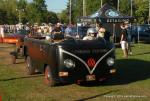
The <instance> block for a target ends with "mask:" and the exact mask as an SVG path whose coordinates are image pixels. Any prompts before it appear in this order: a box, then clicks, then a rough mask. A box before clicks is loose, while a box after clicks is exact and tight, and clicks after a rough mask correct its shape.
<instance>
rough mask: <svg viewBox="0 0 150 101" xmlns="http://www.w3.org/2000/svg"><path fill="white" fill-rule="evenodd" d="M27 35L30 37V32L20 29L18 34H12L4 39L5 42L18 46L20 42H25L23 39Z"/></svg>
mask: <svg viewBox="0 0 150 101" xmlns="http://www.w3.org/2000/svg"><path fill="white" fill-rule="evenodd" d="M27 35H28V32H27V31H26V30H24V29H20V30H18V31H17V32H16V33H11V34H8V35H6V36H5V37H4V38H3V42H4V43H10V44H16V43H17V42H18V41H19V40H23V38H24V37H25V36H27Z"/></svg>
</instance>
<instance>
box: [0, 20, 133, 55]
mask: <svg viewBox="0 0 150 101" xmlns="http://www.w3.org/2000/svg"><path fill="white" fill-rule="evenodd" d="M72 26H73V25H64V24H61V23H57V24H51V23H50V24H45V25H42V26H38V25H34V26H31V25H30V24H26V25H12V26H8V25H3V26H2V25H1V26H0V35H1V37H4V36H5V33H8V32H10V31H11V32H12V33H15V32H17V30H20V29H24V30H26V31H28V32H29V35H43V36H45V37H46V40H51V39H53V38H54V37H55V36H54V35H56V34H61V35H62V36H61V37H60V38H64V37H66V36H69V37H70V36H72V29H71V27H72ZM120 27H121V33H120V35H121V38H120V44H121V48H122V50H123V55H124V57H125V58H128V53H130V54H132V51H131V46H130V39H131V37H130V32H129V31H128V27H129V24H128V23H126V22H124V23H122V24H121V25H120ZM110 36H112V34H111V33H110V32H108V31H107V30H106V29H105V28H104V27H103V24H102V23H100V22H98V23H96V24H95V27H91V28H89V29H88V30H87V34H86V36H84V37H83V40H94V39H96V38H99V37H100V38H103V39H105V40H106V41H110Z"/></svg>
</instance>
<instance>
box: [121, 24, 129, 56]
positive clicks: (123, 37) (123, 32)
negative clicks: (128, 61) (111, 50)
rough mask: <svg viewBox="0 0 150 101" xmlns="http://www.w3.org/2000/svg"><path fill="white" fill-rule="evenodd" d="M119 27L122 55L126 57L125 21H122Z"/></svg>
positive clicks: (126, 35) (126, 34)
mask: <svg viewBox="0 0 150 101" xmlns="http://www.w3.org/2000/svg"><path fill="white" fill-rule="evenodd" d="M120 27H121V39H120V44H121V48H122V50H123V54H124V57H125V58H128V33H127V29H126V26H125V23H122V24H121V25H120Z"/></svg>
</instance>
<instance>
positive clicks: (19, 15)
mask: <svg viewBox="0 0 150 101" xmlns="http://www.w3.org/2000/svg"><path fill="white" fill-rule="evenodd" d="M16 11H18V19H19V23H21V12H22V11H24V9H16Z"/></svg>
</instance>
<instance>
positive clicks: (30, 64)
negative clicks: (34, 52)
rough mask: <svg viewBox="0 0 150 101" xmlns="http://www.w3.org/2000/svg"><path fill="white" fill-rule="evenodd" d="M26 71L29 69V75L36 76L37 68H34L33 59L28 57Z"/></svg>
mask: <svg viewBox="0 0 150 101" xmlns="http://www.w3.org/2000/svg"><path fill="white" fill-rule="evenodd" d="M26 65H27V66H26V69H27V73H28V74H29V75H33V74H35V68H34V66H33V60H32V59H31V57H30V56H27V58H26Z"/></svg>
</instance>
